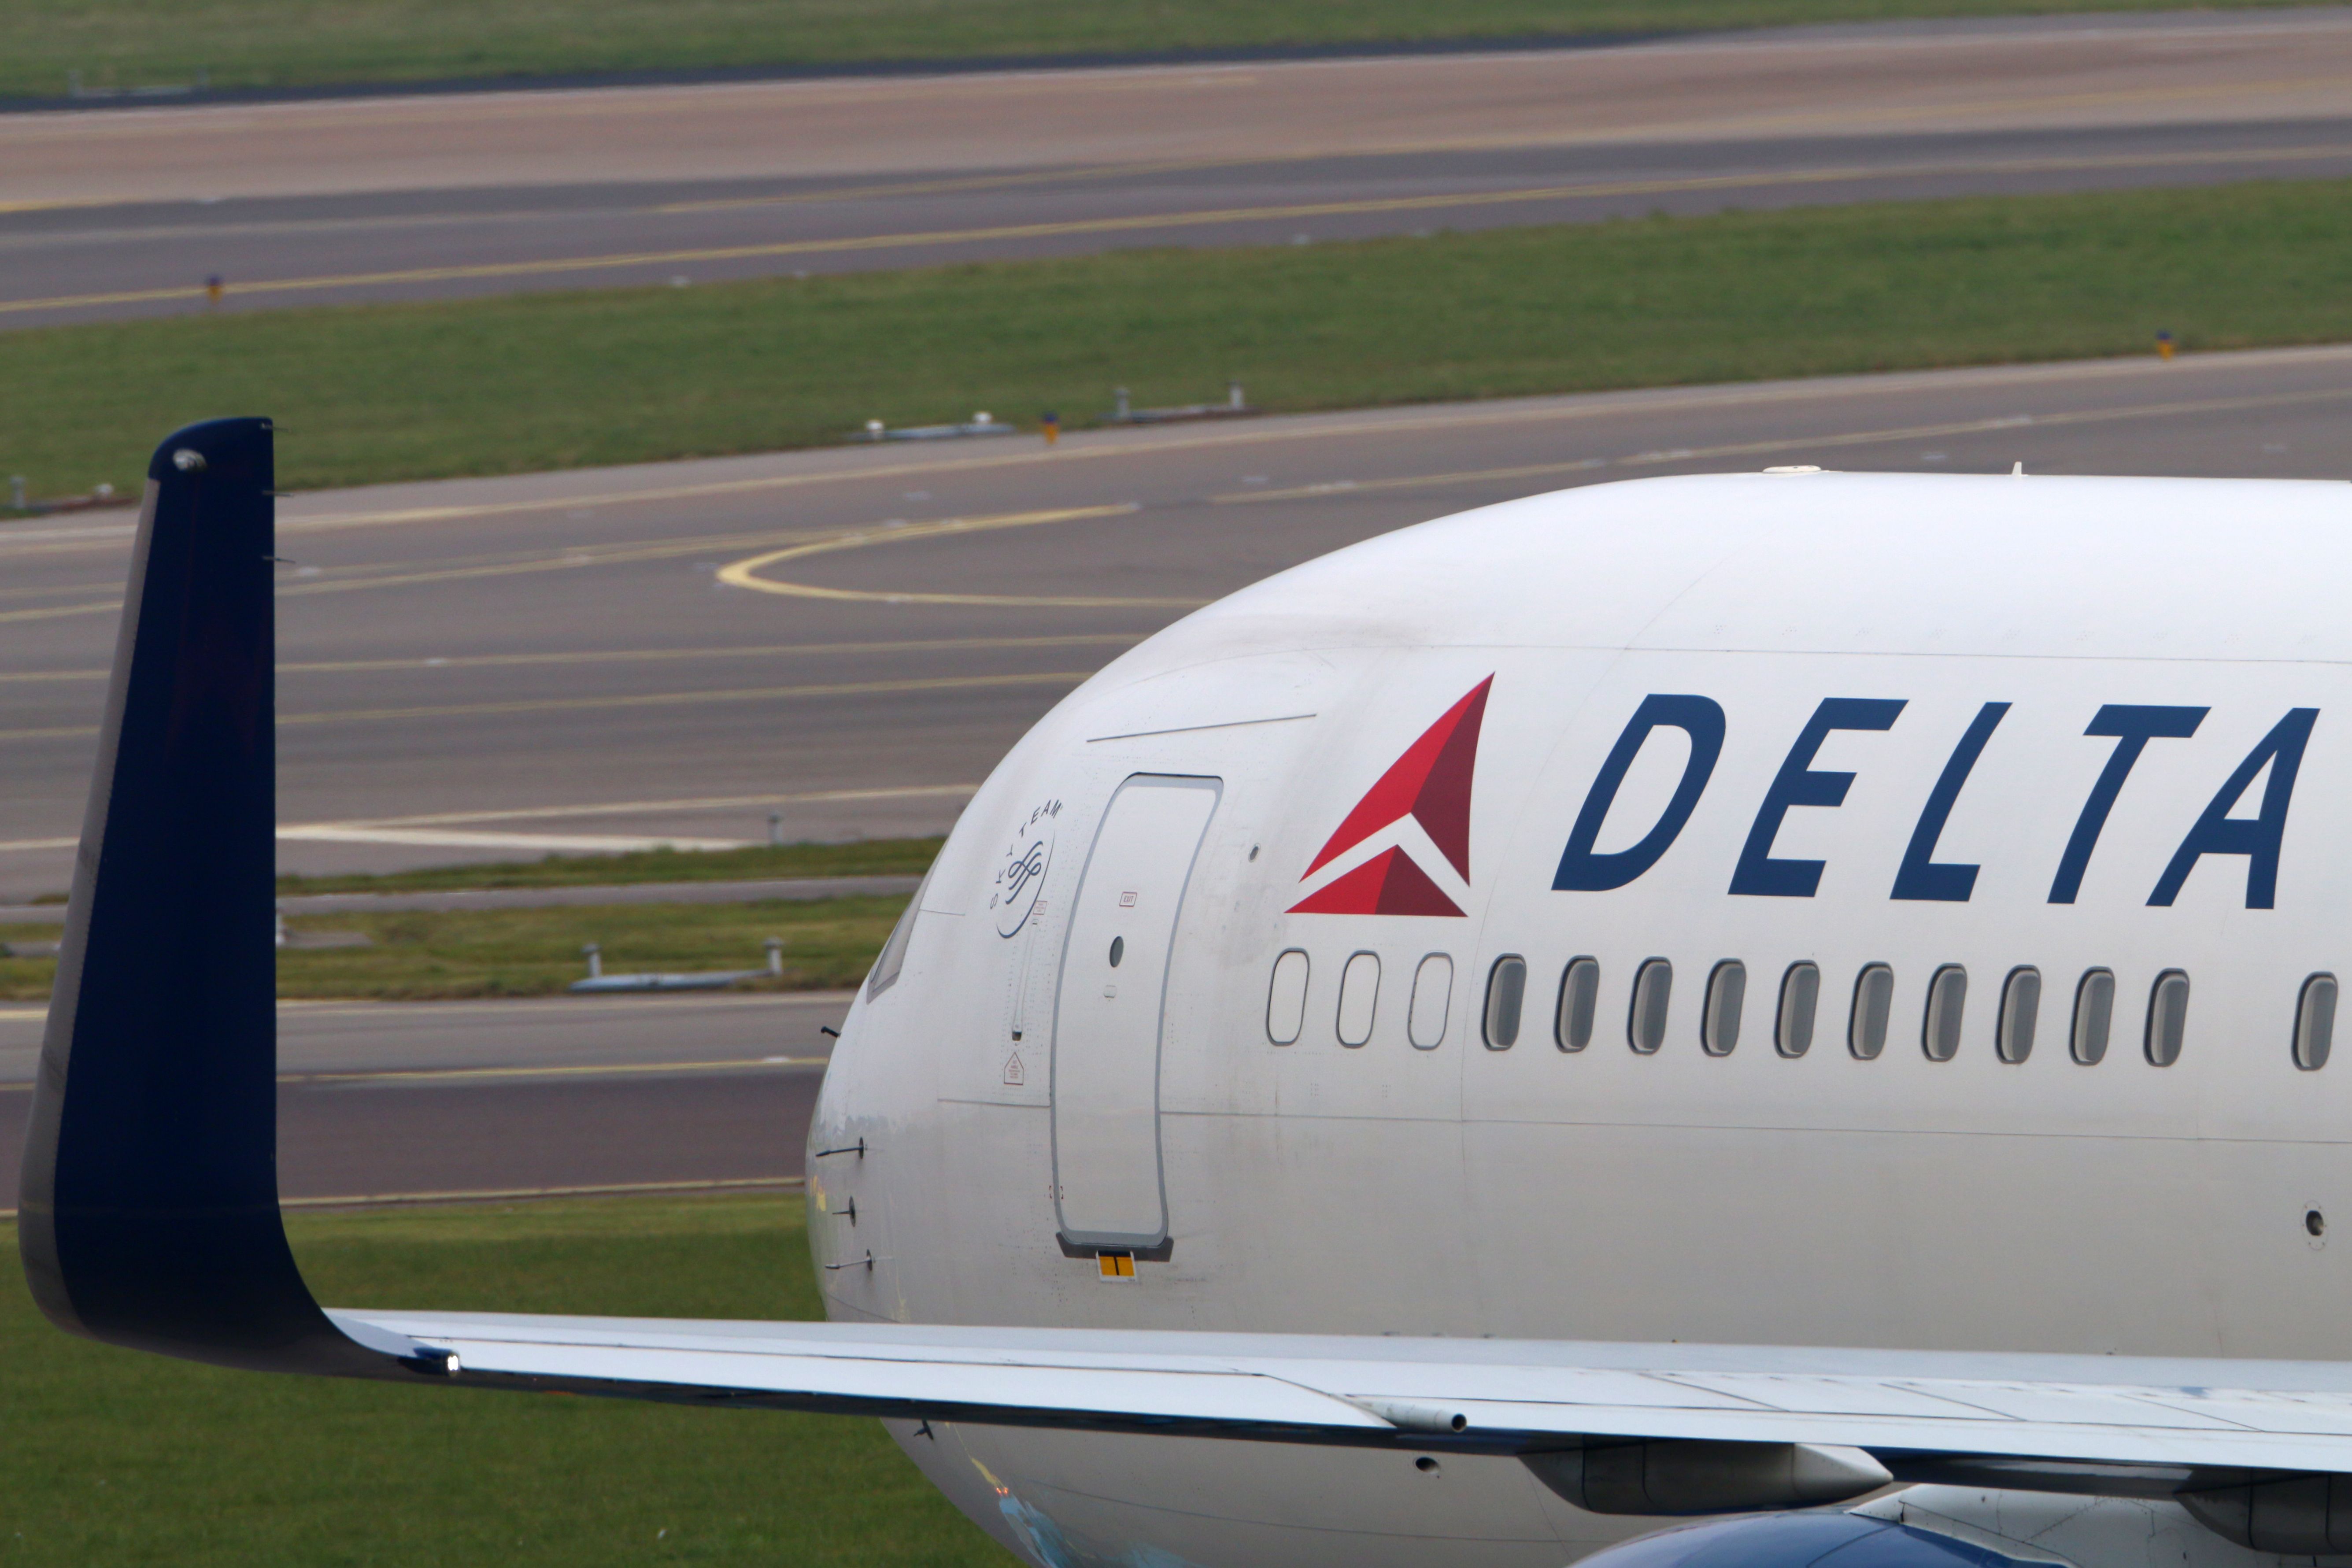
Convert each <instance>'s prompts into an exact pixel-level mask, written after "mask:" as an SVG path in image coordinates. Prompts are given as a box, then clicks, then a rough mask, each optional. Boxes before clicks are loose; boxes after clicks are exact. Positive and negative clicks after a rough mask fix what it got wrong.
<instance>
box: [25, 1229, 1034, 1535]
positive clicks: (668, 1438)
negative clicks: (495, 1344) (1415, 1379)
mask: <svg viewBox="0 0 2352 1568" xmlns="http://www.w3.org/2000/svg"><path fill="white" fill-rule="evenodd" d="M288 1228H289V1231H291V1232H292V1234H293V1237H294V1244H295V1249H296V1251H297V1252H298V1253H299V1255H300V1256H301V1258H302V1262H303V1267H304V1269H305V1271H306V1272H307V1273H308V1274H309V1276H310V1281H311V1284H312V1287H313V1289H315V1290H316V1292H317V1294H318V1295H319V1297H320V1300H325V1301H330V1302H333V1303H335V1304H337V1305H349V1306H367V1307H440V1308H449V1309H474V1310H511V1311H545V1312H584V1313H617V1314H644V1315H649V1316H676V1317H717V1318H767V1319H779V1318H815V1317H818V1316H821V1315H822V1314H821V1312H820V1310H819V1306H818V1301H817V1296H816V1291H815V1289H814V1286H813V1285H812V1284H811V1280H810V1268H809V1261H808V1257H807V1250H806V1245H805V1238H804V1234H803V1218H802V1210H801V1205H800V1200H799V1199H798V1198H796V1197H794V1198H786V1199H778V1198H768V1197H762V1198H747V1199H736V1200H702V1201H696V1202H690V1203H688V1202H676V1201H648V1200H635V1199H631V1200H606V1201H603V1202H598V1203H593V1204H581V1203H573V1204H545V1205H525V1206H517V1207H507V1208H457V1209H444V1210H429V1211H420V1212H404V1213H394V1214H383V1213H377V1214H350V1215H301V1216H297V1217H295V1218H293V1219H292V1220H290V1221H289V1226H288ZM0 1247H5V1252H6V1254H7V1255H8V1256H10V1257H12V1258H13V1256H14V1254H15V1252H16V1227H15V1226H14V1225H13V1224H0ZM0 1365H5V1368H6V1370H5V1372H0V1411H5V1419H0V1473H5V1475H6V1477H7V1487H6V1493H5V1497H6V1501H5V1504H0V1561H5V1562H7V1563H26V1564H58V1565H59V1568H66V1565H71V1568H82V1565H85V1564H90V1563H105V1564H108V1565H110V1568H133V1565H140V1564H171V1565H173V1568H215V1565H217V1568H275V1565H278V1564H285V1565H289V1568H291V1565H296V1564H299V1565H301V1568H314V1565H322V1564H334V1565H350V1568H359V1565H373V1564H384V1565H388V1568H389V1565H399V1568H409V1565H414V1564H444V1563H446V1564H461V1563H462V1564H475V1563H499V1564H503V1565H508V1568H537V1565H545V1568H600V1565H603V1564H607V1563H613V1564H618V1563H632V1564H635V1563H664V1562H677V1563H700V1564H730V1563H743V1564H753V1563H757V1564H761V1565H762V1568H765V1565H769V1564H792V1565H793V1568H804V1565H805V1568H829V1565H835V1564H838V1565H840V1568H851V1565H856V1568H874V1565H897V1564H908V1565H916V1564H920V1565H925V1568H931V1565H937V1568H950V1565H956V1568H962V1565H971V1568H982V1565H994V1564H1000V1563H1009V1562H1010V1561H1011V1560H1010V1559H1009V1558H1007V1557H1006V1556H1005V1555H1004V1554H1003V1552H1002V1551H1000V1550H999V1549H998V1548H997V1547H996V1546H995V1545H994V1544H993V1543H992V1542H990V1541H989V1540H988V1539H987V1538H986V1537H985V1536H984V1535H982V1533H981V1532H980V1531H978V1530H976V1529H974V1528H973V1527H972V1526H971V1525H970V1524H969V1523H967V1522H966V1521H963V1520H962V1519H961V1517H959V1516H958V1515H957V1514H956V1513H955V1512H954V1510H951V1509H950V1508H949V1507H948V1505H947V1503H946V1502H945V1501H944V1500H942V1499H940V1496H939V1495H938V1494H937V1493H936V1492H934V1491H932V1489H930V1487H929V1484H928V1483H926V1482H925V1481H924V1480H923V1479H922V1478H921V1477H920V1475H919V1473H918V1472H917V1471H916V1469H915V1468H914V1467H913V1466H912V1465H910V1464H908V1462H907V1461H906V1459H905V1458H904V1457H903V1456H902V1455H900V1454H899V1453H898V1449H897V1448H896V1447H894V1446H893V1445H892V1444H891V1443H890V1442H889V1440H888V1439H887V1437H886V1436H884V1435H883V1432H882V1429H881V1427H880V1426H878V1425H877V1424H876V1423H874V1422H870V1421H860V1420H852V1419H845V1418H840V1417H830V1416H821V1415H778V1414H774V1413H769V1412H751V1411H712V1410H681V1409H671V1408H666V1407H663V1406H659V1405H633V1404H630V1403H628V1402H625V1401H621V1400H595V1399H559V1398H535V1397H530V1396H526V1395H516V1394H480V1393H472V1394H469V1393H467V1391H465V1390H463V1389H461V1388H427V1387H399V1386H385V1385H379V1384H346V1383H329V1382H321V1381H311V1380H307V1379H299V1378H291V1377H269V1376H262V1375H258V1374H255V1373H232V1372H222V1371H217V1370H215V1369H213V1368H210V1367H201V1366H193V1365H190V1364H188V1363H182V1362H173V1361H166V1360H163V1359H160V1358H156V1357H152V1356H143V1355H139V1354H135V1353H133V1352H130V1351H122V1350H116V1349H113V1348H111V1347H108V1346H103V1345H93V1344H89V1343H88V1342H83V1341H80V1340H77V1339H72V1338H69V1337H68V1336H67V1335H64V1334H61V1333H59V1332H58V1331H56V1330H54V1329H52V1328H50V1327H49V1326H48V1324H47V1322H45V1321H42V1320H41V1318H40V1317H39V1314H38V1313H37V1312H36V1311H35V1310H34V1308H33V1305H32V1303H31V1300H29V1299H28V1298H27V1296H26V1293H25V1287H24V1281H23V1277H22V1276H21V1274H20V1273H19V1272H18V1271H17V1270H16V1268H13V1267H10V1268H0ZM663 1531H667V1534H663V1533H661V1532H663Z"/></svg>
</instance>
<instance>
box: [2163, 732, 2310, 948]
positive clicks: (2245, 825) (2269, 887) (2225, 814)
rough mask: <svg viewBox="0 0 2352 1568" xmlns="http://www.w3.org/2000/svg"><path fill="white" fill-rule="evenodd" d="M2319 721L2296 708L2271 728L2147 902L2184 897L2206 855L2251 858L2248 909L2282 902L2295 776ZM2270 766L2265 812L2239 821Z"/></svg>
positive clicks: (2193, 830)
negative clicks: (2282, 862)
mask: <svg viewBox="0 0 2352 1568" xmlns="http://www.w3.org/2000/svg"><path fill="white" fill-rule="evenodd" d="M2318 718H2319V710H2318V709H2316V708H2290V709H2288V710H2287V715H2286V717H2285V718H2284V719H2282V720H2280V721H2278V722H2277V723H2275V724H2273V725H2272V726H2271V732H2270V733H2269V734H2267V735H2264V736H2263V738H2262V741H2261V743H2260V744H2258V745H2256V746H2255V747H2254V749H2253V750H2252V752H2248V753H2247V754H2246V760H2245V761H2244V762H2242V763H2239V764H2238V771H2237V772H2236V773H2231V775H2230V778H2229V782H2228V783H2226V784H2222V786H2221V793H2220V794H2218V795H2215V796H2214V797H2213V798H2212V800H2211V801H2210V803H2209V804H2208V805H2206V807H2205V810H2204V812H2203V814H2202V815H2200V816H2199V817H2198V818H2197V825H2196V826H2194V827H2191V828H2190V829H2189V837H2186V838H2184V839H2182V840H2181V841H2180V847H2179V848H2178V849H2176V850H2174V851H2173V853H2172V864H2170V865H2169V866H2167V867H2166V868H2164V875H2163V876H2162V877H2160V878H2158V879H2157V884H2156V891H2155V892H2153V893H2150V894H2149V895H2148V896H2147V901H2148V902H2149V903H2151V904H2157V905H2169V904H2170V903H2171V902H2172V900H2174V899H2176V898H2178V897H2179V896H2180V885H2181V884H2182V883H2183V882H2186V881H2187V880H2189V872H2191V871H2193V870H2195V869H2196V868H2197V861H2198V858H2200V856H2205V855H2243V856H2244V857H2245V858H2246V908H2248V909H2250V910H2267V909H2269V908H2271V907H2272V905H2273V903H2274V902H2275V901H2276V900H2277V898H2278V863H2279V843H2280V841H2281V840H2282V839H2284V837H2286V811H2287V806H2288V805H2290V804H2291V803H2292V802H2293V800H2294V775H2295V774H2296V773H2298V772H2299V771H2301V769H2302V767H2303V748H2304V745H2305V742H2308V741H2309V740H2310V739H2311V726H2312V724H2313V723H2314V722H2315V721H2317V719H2318ZM2264 763H2268V764H2269V765H2270V770H2271V776H2270V778H2269V780H2268V781H2267V782H2266V783H2264V784H2263V809H2262V814H2261V815H2260V816H2255V817H2253V818H2252V819H2251V820H2249V819H2245V818H2240V817H2233V816H2231V815H2230V808H2231V806H2233V805H2237V804H2238V801H2239V798H2240V797H2241V796H2242V795H2244V794H2245V793H2246V791H2247V790H2248V789H2249V788H2251V787H2252V784H2253V782H2254V775H2255V774H2256V773H2261V772H2262V771H2263V764H2264Z"/></svg>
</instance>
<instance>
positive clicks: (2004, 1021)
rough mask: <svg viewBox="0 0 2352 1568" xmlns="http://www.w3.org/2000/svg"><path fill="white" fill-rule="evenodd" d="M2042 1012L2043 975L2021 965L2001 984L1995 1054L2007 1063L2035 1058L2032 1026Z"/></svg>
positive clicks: (2028, 965)
mask: <svg viewBox="0 0 2352 1568" xmlns="http://www.w3.org/2000/svg"><path fill="white" fill-rule="evenodd" d="M2041 1012H2042V971H2040V970H2038V969H2036V968H2034V967H2033V966H2032V964H2020V965H2018V966H2017V967H2016V968H2015V969H2012V970H2011V971H2010V972H2009V978H2008V979H2007V980H2004V981H2002V982H2001V984H2000V1021H1999V1022H1998V1023H1997V1024H1995V1025H1994V1026H1993V1050H1994V1052H1995V1053H1996V1054H1997V1055H1998V1056H1999V1057H2000V1059H2001V1060H2003V1061H2005V1062H2021V1061H2023V1060H2024V1059H2025V1058H2028V1057H2030V1056H2032V1054H2033V1025H2034V1020H2035V1019H2036V1018H2037V1017H2039V1016H2040V1015H2041Z"/></svg>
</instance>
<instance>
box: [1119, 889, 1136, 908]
mask: <svg viewBox="0 0 2352 1568" xmlns="http://www.w3.org/2000/svg"><path fill="white" fill-rule="evenodd" d="M1118 907H1119V908H1120V909H1123V910H1131V909H1133V908H1135V895H1134V894H1133V893H1121V894H1120V895H1119V896H1118Z"/></svg>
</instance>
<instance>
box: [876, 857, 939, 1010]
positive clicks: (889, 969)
mask: <svg viewBox="0 0 2352 1568" xmlns="http://www.w3.org/2000/svg"><path fill="white" fill-rule="evenodd" d="M938 864H939V863H938V862H937V861H933V862H932V867H933V869H936V868H938ZM930 886H931V873H930V872H929V871H926V872H924V873H923V881H922V885H921V886H920V887H919V888H917V889H915V896H914V897H913V898H911V899H908V900H907V912H906V913H905V914H903V915H900V916H899V917H898V924H897V925H896V926H894V927H892V928H891V931H890V940H889V941H888V942H884V943H883V944H882V956H881V957H879V958H877V959H876V960H875V961H874V973H871V974H869V975H867V976H866V1000H867V1001H868V1002H871V1001H873V1000H874V998H876V997H877V996H879V995H881V994H882V993H884V992H885V991H887V990H889V989H890V987H892V986H893V985H896V984H898V972H899V971H900V970H901V969H904V968H905V967H907V944H908V942H911V941H913V940H914V935H915V917H916V916H917V915H919V914H921V913H922V912H923V895H924V894H925V893H927V892H929V890H930Z"/></svg>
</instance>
